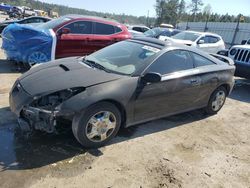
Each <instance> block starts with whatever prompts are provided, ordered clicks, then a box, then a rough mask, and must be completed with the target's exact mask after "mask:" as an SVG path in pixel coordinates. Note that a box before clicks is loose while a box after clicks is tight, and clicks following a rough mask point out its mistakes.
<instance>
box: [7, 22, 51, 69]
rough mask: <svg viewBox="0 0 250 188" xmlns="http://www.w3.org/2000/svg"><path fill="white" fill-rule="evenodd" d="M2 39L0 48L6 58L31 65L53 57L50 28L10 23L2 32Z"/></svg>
mask: <svg viewBox="0 0 250 188" xmlns="http://www.w3.org/2000/svg"><path fill="white" fill-rule="evenodd" d="M27 39H28V40H27ZM2 41H3V42H2V49H3V50H4V52H5V54H6V56H7V59H8V60H12V61H15V62H24V63H27V64H29V65H33V64H35V63H41V62H48V61H50V60H53V59H54V57H53V55H54V54H53V53H52V50H53V42H55V36H54V32H52V31H51V29H43V30H42V29H39V27H35V26H32V25H25V24H24V25H23V24H16V23H15V24H10V25H9V26H7V27H6V28H5V29H4V30H3V32H2ZM27 49H29V50H27Z"/></svg>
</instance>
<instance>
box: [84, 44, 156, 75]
mask: <svg viewBox="0 0 250 188" xmlns="http://www.w3.org/2000/svg"><path fill="white" fill-rule="evenodd" d="M159 51H160V49H158V48H155V47H151V46H148V45H145V44H139V43H136V42H131V41H123V42H119V43H116V44H113V45H111V46H108V47H106V48H104V49H102V50H99V51H97V52H95V53H93V54H91V55H89V56H87V57H86V58H85V59H84V60H83V62H85V63H86V64H88V62H90V63H91V62H92V63H93V64H94V65H99V66H95V67H97V68H100V67H102V69H103V70H104V69H105V70H108V71H109V72H114V73H118V74H124V75H132V74H133V73H135V72H136V71H137V70H140V69H141V68H144V67H146V66H147V63H146V62H147V60H149V58H151V57H152V58H153V56H154V55H155V54H156V53H158V52H159Z"/></svg>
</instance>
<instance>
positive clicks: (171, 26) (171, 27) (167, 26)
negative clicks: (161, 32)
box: [160, 23, 174, 29]
mask: <svg viewBox="0 0 250 188" xmlns="http://www.w3.org/2000/svg"><path fill="white" fill-rule="evenodd" d="M160 27H162V28H169V29H174V26H173V25H172V24H165V23H162V24H161V25H160Z"/></svg>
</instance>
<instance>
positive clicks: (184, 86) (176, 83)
mask: <svg viewBox="0 0 250 188" xmlns="http://www.w3.org/2000/svg"><path fill="white" fill-rule="evenodd" d="M146 72H157V73H160V74H162V80H161V82H158V83H148V84H144V85H142V84H141V86H140V87H138V92H137V93H138V94H137V98H136V102H135V111H134V112H135V121H138V122H139V121H144V120H148V119H153V118H158V117H162V116H166V115H170V114H175V113H178V112H182V111H186V110H189V109H192V108H195V106H196V105H197V102H196V101H197V100H196V99H197V96H199V93H200V88H201V78H200V76H197V75H196V73H195V71H194V63H193V59H192V58H191V56H190V54H189V52H188V51H184V50H173V51H170V52H166V53H165V54H163V55H162V56H161V57H159V58H158V59H157V60H156V61H155V62H154V63H153V64H152V65H151V66H150V67H149V68H148V70H147V71H146Z"/></svg>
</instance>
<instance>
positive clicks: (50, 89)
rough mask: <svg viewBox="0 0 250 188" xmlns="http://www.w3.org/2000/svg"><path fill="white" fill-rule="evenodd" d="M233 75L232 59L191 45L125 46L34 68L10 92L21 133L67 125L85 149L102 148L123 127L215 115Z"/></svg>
mask: <svg viewBox="0 0 250 188" xmlns="http://www.w3.org/2000/svg"><path fill="white" fill-rule="evenodd" d="M216 57H217V58H218V57H219V59H222V60H223V61H220V60H219V59H217V58H216ZM234 70H235V67H234V65H233V61H232V60H231V59H230V58H227V57H223V56H222V57H221V56H218V55H214V57H213V56H210V55H209V54H207V53H204V52H202V51H200V50H197V49H195V48H190V47H188V46H185V45H176V44H171V43H166V42H163V41H160V40H158V39H153V38H148V37H146V38H145V37H144V38H140V39H139V38H138V39H132V40H126V41H122V42H119V43H116V44H113V45H111V46H108V47H106V48H104V49H102V50H99V51H97V52H95V53H93V54H91V55H89V56H86V57H71V58H65V59H59V60H56V61H54V62H51V63H47V64H43V65H40V66H36V67H34V68H32V69H31V70H30V71H28V72H26V73H25V74H23V75H22V76H21V77H20V78H19V79H18V80H17V81H16V82H15V84H14V86H13V88H12V89H11V92H10V97H9V101H10V108H11V110H12V112H14V113H15V114H16V115H17V116H18V118H19V121H18V122H19V124H20V127H27V128H29V127H31V128H32V129H34V130H40V131H46V132H49V133H52V132H55V131H56V129H57V128H59V127H60V124H58V120H60V119H61V120H65V119H66V120H70V122H72V124H70V125H69V128H72V131H73V134H74V136H75V138H76V139H77V140H78V141H79V142H80V143H81V144H82V145H83V146H84V147H91V148H93V147H100V146H102V145H104V144H106V143H107V142H108V141H109V140H110V139H112V138H113V137H114V136H115V135H116V134H117V132H118V130H119V129H120V128H121V127H129V126H132V125H136V124H139V123H143V122H147V121H151V120H155V119H159V118H162V117H166V116H170V115H174V114H179V113H183V112H186V111H190V110H194V109H202V108H204V109H205V111H206V112H207V113H208V114H216V113H217V112H218V111H219V110H220V109H221V108H222V106H223V105H224V103H225V100H226V97H227V96H228V95H229V94H230V92H231V90H232V88H233V85H234V76H233V75H234Z"/></svg>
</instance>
